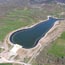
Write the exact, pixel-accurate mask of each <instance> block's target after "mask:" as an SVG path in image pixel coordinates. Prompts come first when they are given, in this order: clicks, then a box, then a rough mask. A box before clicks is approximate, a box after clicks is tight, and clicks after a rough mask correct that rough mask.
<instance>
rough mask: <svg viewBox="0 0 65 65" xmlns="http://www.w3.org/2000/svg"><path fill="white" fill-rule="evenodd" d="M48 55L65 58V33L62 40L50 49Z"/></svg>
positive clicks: (57, 41) (58, 40) (53, 44)
mask: <svg viewBox="0 0 65 65" xmlns="http://www.w3.org/2000/svg"><path fill="white" fill-rule="evenodd" d="M48 53H49V54H53V55H54V56H57V57H64V56H65V32H63V33H62V35H61V37H60V38H58V39H57V40H56V41H55V42H53V43H52V46H51V47H50V48H49V49H48Z"/></svg>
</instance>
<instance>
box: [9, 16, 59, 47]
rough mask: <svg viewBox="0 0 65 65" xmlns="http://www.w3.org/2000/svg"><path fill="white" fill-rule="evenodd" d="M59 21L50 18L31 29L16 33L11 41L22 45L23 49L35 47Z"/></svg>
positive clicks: (11, 37)
mask: <svg viewBox="0 0 65 65" xmlns="http://www.w3.org/2000/svg"><path fill="white" fill-rule="evenodd" d="M57 20H58V19H55V18H52V17H49V19H48V20H46V21H43V22H41V23H39V24H37V25H35V26H33V27H31V28H28V29H23V30H19V31H16V32H14V33H13V34H12V35H11V36H10V41H11V42H12V43H13V44H19V45H21V46H22V47H23V48H32V47H35V46H36V45H37V43H38V41H39V40H40V39H41V37H43V36H44V35H45V34H46V33H47V32H48V31H49V30H50V29H51V28H52V27H53V25H54V23H55V22H56V21H57Z"/></svg>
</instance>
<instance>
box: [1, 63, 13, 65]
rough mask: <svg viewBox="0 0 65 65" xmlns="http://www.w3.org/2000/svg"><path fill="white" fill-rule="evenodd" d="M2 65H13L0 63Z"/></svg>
mask: <svg viewBox="0 0 65 65" xmlns="http://www.w3.org/2000/svg"><path fill="white" fill-rule="evenodd" d="M0 65H12V64H11V63H0Z"/></svg>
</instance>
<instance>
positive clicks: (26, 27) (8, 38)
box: [4, 16, 58, 49]
mask: <svg viewBox="0 0 65 65" xmlns="http://www.w3.org/2000/svg"><path fill="white" fill-rule="evenodd" d="M49 17H53V18H55V19H58V18H57V17H54V16H47V19H45V20H43V21H40V22H38V23H36V24H33V25H32V26H29V27H28V26H25V27H22V28H19V29H17V30H14V31H12V32H10V33H9V34H8V36H6V38H5V40H4V42H5V43H6V40H7V42H8V43H9V44H11V45H13V46H14V45H16V44H13V43H12V42H11V41H10V36H11V35H12V34H13V33H15V32H17V31H19V30H23V29H28V28H32V27H34V26H35V25H37V24H39V23H42V22H45V21H47V20H48V19H49ZM56 24H57V21H56V22H55V23H54V25H53V27H51V28H50V30H49V31H48V32H47V33H46V34H45V35H44V36H43V37H41V39H42V38H45V37H46V36H47V34H48V33H49V32H50V31H52V30H53V29H54V28H55V25H56ZM41 39H40V40H41ZM40 40H39V41H38V43H37V45H36V46H35V47H33V48H30V49H34V48H36V47H37V46H38V45H39V42H40ZM17 45H18V44H17ZM20 46H21V45H20ZM21 47H22V46H21ZM24 49H26V48H24Z"/></svg>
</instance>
